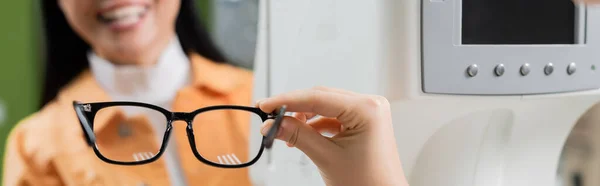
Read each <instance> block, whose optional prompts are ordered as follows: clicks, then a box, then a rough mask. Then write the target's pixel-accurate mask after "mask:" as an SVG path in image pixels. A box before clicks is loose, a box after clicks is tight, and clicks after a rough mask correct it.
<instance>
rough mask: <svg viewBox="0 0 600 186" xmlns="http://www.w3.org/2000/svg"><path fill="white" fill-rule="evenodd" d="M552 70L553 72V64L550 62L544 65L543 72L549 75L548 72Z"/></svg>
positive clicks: (550, 72)
mask: <svg viewBox="0 0 600 186" xmlns="http://www.w3.org/2000/svg"><path fill="white" fill-rule="evenodd" d="M552 72H554V65H553V64H552V63H548V64H547V65H546V66H545V67H544V74H546V75H550V74H552Z"/></svg>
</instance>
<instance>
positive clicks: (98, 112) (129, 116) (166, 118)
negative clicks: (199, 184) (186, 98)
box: [73, 101, 286, 168]
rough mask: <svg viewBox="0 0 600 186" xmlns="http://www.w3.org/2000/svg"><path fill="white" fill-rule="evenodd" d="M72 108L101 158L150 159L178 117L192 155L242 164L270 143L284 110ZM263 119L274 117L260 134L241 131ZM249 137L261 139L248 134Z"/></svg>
mask: <svg viewBox="0 0 600 186" xmlns="http://www.w3.org/2000/svg"><path fill="white" fill-rule="evenodd" d="M73 108H74V109H75V112H76V113H77V117H78V119H79V123H80V124H81V128H82V130H83V133H84V138H85V140H86V142H87V144H88V145H89V146H91V147H92V148H93V150H94V152H95V154H96V155H97V156H98V158H100V159H101V160H103V161H105V162H107V163H111V164H118V165H141V164H146V163H150V162H154V161H156V160H157V159H158V158H159V157H160V156H161V155H162V154H163V153H164V151H165V149H166V147H167V143H168V141H169V137H170V136H171V131H172V128H173V125H174V122H175V121H183V122H185V123H186V124H187V125H186V133H187V140H188V141H189V144H190V147H191V150H192V153H193V154H194V156H195V157H196V158H197V159H198V160H200V161H201V162H203V163H205V164H208V165H211V166H215V167H221V168H242V167H247V166H250V165H252V164H254V163H255V162H256V161H258V159H259V158H260V156H261V155H262V152H263V150H264V148H265V147H266V148H267V149H270V148H271V147H272V144H273V142H274V140H275V137H276V135H277V133H278V130H279V126H280V124H281V121H282V118H283V116H284V114H285V110H286V107H285V106H283V107H281V108H280V109H279V110H278V111H275V112H274V113H265V112H263V111H262V110H260V109H259V108H255V107H244V106H235V105H221V106H211V107H205V108H200V109H198V110H195V111H193V112H189V113H188V112H171V111H168V110H166V109H164V108H161V107H159V106H155V105H151V104H146V103H138V102H98V103H79V102H76V101H74V102H73ZM268 119H274V120H275V121H274V123H273V127H271V128H270V129H269V131H268V132H267V135H266V136H258V135H250V134H248V133H247V132H248V131H245V130H247V129H248V126H250V124H251V122H260V123H263V122H265V121H267V120H268ZM149 126H162V127H163V128H162V130H164V131H165V132H164V135H163V136H158V138H157V136H156V135H155V134H156V133H155V132H152V131H155V130H161V129H156V127H154V128H152V127H149ZM244 129H245V130H244ZM257 133H258V131H257ZM254 136H257V137H255V138H262V139H250V138H252V137H254ZM248 141H260V142H261V145H260V147H259V148H253V149H249V148H250V147H248Z"/></svg>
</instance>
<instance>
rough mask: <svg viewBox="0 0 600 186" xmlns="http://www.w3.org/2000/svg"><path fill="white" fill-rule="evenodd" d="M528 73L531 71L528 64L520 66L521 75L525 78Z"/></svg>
mask: <svg viewBox="0 0 600 186" xmlns="http://www.w3.org/2000/svg"><path fill="white" fill-rule="evenodd" d="M529 72H531V69H530V68H529V63H525V64H523V66H521V75H523V76H526V75H527V74H529Z"/></svg>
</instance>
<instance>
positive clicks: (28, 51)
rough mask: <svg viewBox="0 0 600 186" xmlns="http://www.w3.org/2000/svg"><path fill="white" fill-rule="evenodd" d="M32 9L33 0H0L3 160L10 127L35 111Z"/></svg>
mask: <svg viewBox="0 0 600 186" xmlns="http://www.w3.org/2000/svg"><path fill="white" fill-rule="evenodd" d="M34 8H35V5H34V4H33V0H17V1H11V0H9V1H0V23H1V24H0V54H1V55H0V56H2V59H0V100H1V102H3V103H4V104H3V105H4V108H5V117H4V120H3V121H0V157H4V155H3V154H4V146H5V139H6V136H7V134H8V132H10V129H11V128H12V126H13V125H14V124H15V123H17V122H18V121H19V120H20V119H22V118H24V117H25V116H27V115H29V114H31V113H32V112H34V111H35V110H36V109H37V104H38V97H39V96H38V94H39V92H40V86H39V83H38V79H39V77H38V75H39V74H40V73H39V70H38V68H39V64H38V61H39V60H37V57H38V56H39V55H37V54H38V51H39V50H37V47H38V45H36V44H35V42H36V40H37V39H38V37H37V35H36V33H35V32H33V29H34V25H36V24H35V22H34V16H35V15H36V13H37V12H34V11H33V10H34ZM2 159H4V158H2ZM2 161H3V160H0V163H1V162H2ZM0 165H1V164H0ZM0 175H2V172H1V170H0Z"/></svg>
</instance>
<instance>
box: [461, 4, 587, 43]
mask: <svg viewBox="0 0 600 186" xmlns="http://www.w3.org/2000/svg"><path fill="white" fill-rule="evenodd" d="M578 15H579V11H578V9H577V8H576V6H575V4H573V2H572V1H571V0H462V43H463V44H576V43H577V42H578V39H577V38H578V36H577V35H578V33H577V32H578V30H580V29H578V28H577V27H578V26H579V24H578V19H581V16H578Z"/></svg>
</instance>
